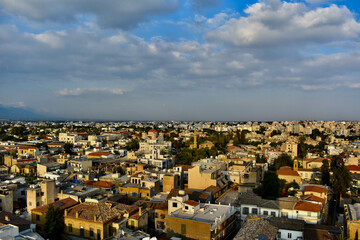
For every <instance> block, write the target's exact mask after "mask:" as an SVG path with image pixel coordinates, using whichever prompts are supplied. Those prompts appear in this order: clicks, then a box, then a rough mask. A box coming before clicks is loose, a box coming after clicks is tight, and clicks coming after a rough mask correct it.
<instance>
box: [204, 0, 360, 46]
mask: <svg viewBox="0 0 360 240" xmlns="http://www.w3.org/2000/svg"><path fill="white" fill-rule="evenodd" d="M245 12H246V13H247V14H248V16H246V17H240V18H232V19H230V20H228V21H227V22H226V23H225V24H224V25H222V26H221V27H219V28H218V29H216V30H214V31H211V32H209V33H208V34H207V35H206V39H207V40H209V41H217V42H222V43H225V44H229V45H233V46H240V47H246V46H248V47H267V46H268V47H272V46H287V45H296V44H304V43H305V44H309V43H329V42H332V41H335V40H341V39H358V37H359V34H360V24H359V23H358V22H357V21H356V20H355V19H354V16H353V14H352V13H351V12H350V11H349V9H347V8H346V7H345V6H342V7H338V6H336V5H331V6H329V7H326V8H316V9H310V8H307V7H306V6H305V5H304V4H303V3H290V2H282V1H280V0H272V1H270V0H267V1H263V2H260V3H256V4H254V5H251V6H249V7H248V8H247V9H246V10H245Z"/></svg>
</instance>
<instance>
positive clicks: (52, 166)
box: [36, 162, 61, 177]
mask: <svg viewBox="0 0 360 240" xmlns="http://www.w3.org/2000/svg"><path fill="white" fill-rule="evenodd" d="M60 168H61V165H60V164H59V163H54V162H50V163H43V164H40V163H39V164H37V166H36V172H37V175H38V176H39V177H44V175H45V173H47V172H53V171H55V170H58V169H60Z"/></svg>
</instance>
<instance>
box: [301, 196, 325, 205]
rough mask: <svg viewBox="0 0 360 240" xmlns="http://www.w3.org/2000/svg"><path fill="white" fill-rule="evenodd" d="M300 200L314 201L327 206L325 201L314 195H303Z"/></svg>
mask: <svg viewBox="0 0 360 240" xmlns="http://www.w3.org/2000/svg"><path fill="white" fill-rule="evenodd" d="M300 198H301V199H302V200H306V201H313V202H319V203H322V204H325V199H323V198H321V197H317V196H314V195H312V194H307V195H302V196H300Z"/></svg>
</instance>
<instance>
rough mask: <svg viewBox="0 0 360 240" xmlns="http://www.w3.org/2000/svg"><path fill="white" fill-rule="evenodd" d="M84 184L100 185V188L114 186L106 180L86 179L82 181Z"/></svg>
mask: <svg viewBox="0 0 360 240" xmlns="http://www.w3.org/2000/svg"><path fill="white" fill-rule="evenodd" d="M83 184H84V185H88V186H93V187H100V188H113V187H115V184H114V183H111V182H106V181H97V182H95V181H93V180H87V181H85V182H83Z"/></svg>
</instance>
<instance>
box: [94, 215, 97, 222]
mask: <svg viewBox="0 0 360 240" xmlns="http://www.w3.org/2000/svg"><path fill="white" fill-rule="evenodd" d="M96 219H97V217H96V214H94V222H96Z"/></svg>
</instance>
